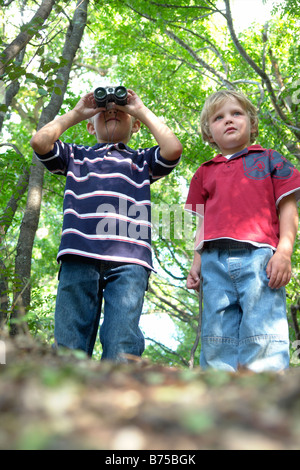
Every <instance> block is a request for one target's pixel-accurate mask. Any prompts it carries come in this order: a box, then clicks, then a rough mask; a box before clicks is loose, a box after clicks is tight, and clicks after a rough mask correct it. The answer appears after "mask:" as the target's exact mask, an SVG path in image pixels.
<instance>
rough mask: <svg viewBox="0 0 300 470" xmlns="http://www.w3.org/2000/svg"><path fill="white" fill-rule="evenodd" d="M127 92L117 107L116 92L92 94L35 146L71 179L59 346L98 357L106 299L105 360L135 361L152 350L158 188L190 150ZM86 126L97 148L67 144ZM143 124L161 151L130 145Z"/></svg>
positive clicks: (59, 305)
mask: <svg viewBox="0 0 300 470" xmlns="http://www.w3.org/2000/svg"><path fill="white" fill-rule="evenodd" d="M122 88H124V87H122ZM95 91H96V90H95ZM102 91H103V90H102ZM105 91H106V92H107V93H106V95H107V96H108V97H109V98H106V97H105ZM121 91H123V92H124V90H121ZM125 92H126V104H125V102H124V103H123V104H118V103H120V102H118V100H117V99H116V97H118V92H117V90H116V89H114V88H113V90H112V92H111V91H109V90H104V92H103V93H102V95H104V96H102V101H101V100H100V103H99V100H97V102H96V99H95V98H97V94H96V93H95V94H94V92H91V93H88V94H86V95H85V96H83V97H82V98H81V99H80V100H79V102H78V103H77V104H76V106H75V107H74V109H72V110H70V111H68V112H67V113H66V114H64V115H62V116H59V117H57V118H56V119H55V120H53V121H51V122H49V123H48V124H46V125H45V126H44V127H43V128H41V129H40V130H39V131H38V132H37V133H36V134H35V135H34V136H33V138H32V139H31V146H32V148H33V149H34V151H35V154H36V156H37V158H38V159H39V161H41V162H42V163H43V164H44V165H45V166H46V168H47V169H48V170H49V171H50V172H52V173H54V174H57V175H62V176H64V177H66V186H65V194H64V205H63V215H64V217H63V229H62V237H61V244H60V247H59V252H58V255H57V259H58V261H59V262H60V272H59V284H58V292H57V300H56V310H55V331H54V334H55V342H56V345H57V346H64V347H66V348H69V349H79V350H83V351H85V352H86V353H87V354H88V355H92V352H93V349H94V344H95V341H96V337H97V333H98V329H99V322H100V314H101V305H102V300H104V311H103V323H102V324H101V327H100V341H101V344H102V348H103V352H102V359H107V360H113V361H125V362H126V361H127V360H128V358H129V357H131V356H132V355H133V356H141V355H142V353H143V351H144V336H143V334H142V332H141V330H140V328H139V320H140V315H141V313H142V307H143V301H144V295H145V291H146V290H147V285H148V278H149V275H150V273H151V271H152V270H153V266H152V256H151V200H150V185H151V184H152V183H153V182H155V181H156V180H158V179H160V178H162V177H164V176H166V175H168V174H169V173H170V172H171V171H172V170H173V169H174V168H175V167H176V165H177V164H178V163H179V161H180V157H181V152H182V146H181V143H180V142H179V140H178V139H177V137H176V136H175V135H174V133H173V132H172V131H171V130H170V129H169V127H168V126H167V125H166V124H164V123H163V122H162V121H161V120H160V119H159V118H158V117H157V116H156V115H155V114H154V113H153V112H152V111H151V110H150V109H148V108H147V107H146V106H145V105H144V103H143V102H142V100H141V99H140V98H139V97H138V95H137V94H136V93H135V92H134V91H133V90H130V89H128V90H126V89H125ZM95 95H96V96H95ZM98 98H99V96H98ZM99 104H100V107H99ZM83 120H88V124H87V130H88V132H89V133H90V134H92V135H94V136H95V138H96V141H97V143H96V144H95V145H94V146H92V147H91V146H84V145H77V144H70V143H64V142H61V141H60V140H59V139H60V137H61V135H62V134H63V133H64V132H65V131H66V130H67V129H69V128H70V127H71V126H74V125H76V124H78V123H79V122H81V121H83ZM141 123H143V124H144V125H146V126H147V127H148V129H149V130H150V132H151V133H152V135H153V137H154V138H155V140H156V142H157V145H155V146H154V147H151V148H143V149H137V150H133V149H132V148H130V147H129V146H128V143H129V141H130V139H131V136H132V135H133V134H134V133H136V132H138V131H139V129H140V126H141Z"/></svg>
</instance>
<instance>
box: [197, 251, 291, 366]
mask: <svg viewBox="0 0 300 470" xmlns="http://www.w3.org/2000/svg"><path fill="white" fill-rule="evenodd" d="M272 255H273V251H272V250H271V249H270V248H245V247H243V248H239V245H238V244H235V245H233V247H232V248H227V249H218V248H208V249H204V251H203V253H202V254H201V260H202V265H201V270H202V277H203V318H202V332H201V353H200V366H201V367H202V368H203V369H206V368H208V367H212V368H215V369H223V370H228V371H236V370H237V369H238V368H239V367H245V368H247V369H250V370H252V371H254V372H262V371H278V370H282V369H286V368H288V367H289V333H288V323H287V317H286V299H285V288H284V287H282V288H280V289H278V290H276V289H274V290H273V289H270V287H269V286H268V282H269V280H268V278H267V275H266V266H267V264H268V261H269V259H270V258H271V256H272Z"/></svg>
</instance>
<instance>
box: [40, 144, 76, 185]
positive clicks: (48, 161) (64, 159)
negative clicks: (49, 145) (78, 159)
mask: <svg viewBox="0 0 300 470" xmlns="http://www.w3.org/2000/svg"><path fill="white" fill-rule="evenodd" d="M71 152H72V150H71V147H70V146H69V145H68V144H65V143H63V142H61V141H60V140H57V141H56V142H55V143H54V147H53V149H52V150H51V151H50V152H48V153H46V154H45V155H40V154H37V153H36V152H35V155H36V157H37V159H38V160H39V161H40V162H41V163H43V165H45V167H46V168H47V169H48V170H49V171H50V172H51V173H55V174H61V175H64V176H66V174H67V168H68V165H69V159H70V154H71Z"/></svg>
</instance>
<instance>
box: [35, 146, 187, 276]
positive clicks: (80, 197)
mask: <svg viewBox="0 0 300 470" xmlns="http://www.w3.org/2000/svg"><path fill="white" fill-rule="evenodd" d="M36 156H37V158H38V159H39V160H40V161H41V162H42V163H43V164H44V165H45V166H46V168H47V169H48V170H49V171H50V172H51V173H54V174H57V175H64V176H65V177H66V185H65V193H64V203H63V228H62V237H61V243H60V247H59V251H58V255H57V259H58V260H60V259H61V258H62V257H63V256H64V255H77V256H83V257H87V258H92V259H96V260H106V261H115V262H124V263H135V264H139V265H142V266H144V267H145V268H147V269H153V266H152V250H151V201H150V184H152V183H153V182H155V181H156V180H158V179H160V178H162V177H163V176H166V175H168V174H169V173H170V172H171V171H172V170H173V168H175V166H176V165H177V164H178V163H179V161H180V159H178V160H175V161H168V160H166V159H164V158H163V157H162V156H161V155H160V149H159V147H158V146H155V147H152V148H146V149H138V150H133V149H131V148H130V147H128V146H126V145H124V144H123V143H118V144H99V143H98V144H96V145H94V146H93V147H88V146H82V145H76V144H68V143H63V142H61V141H60V140H58V141H56V142H55V144H54V148H53V150H52V151H51V152H49V153H47V154H46V155H37V154H36Z"/></svg>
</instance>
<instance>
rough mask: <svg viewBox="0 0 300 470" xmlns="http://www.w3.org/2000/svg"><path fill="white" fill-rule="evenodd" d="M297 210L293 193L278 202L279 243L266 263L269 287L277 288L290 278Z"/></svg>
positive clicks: (296, 226) (297, 218)
mask: <svg viewBox="0 0 300 470" xmlns="http://www.w3.org/2000/svg"><path fill="white" fill-rule="evenodd" d="M298 221H299V217H298V210H297V202H296V198H295V195H294V194H291V195H289V196H286V197H284V198H283V199H282V200H281V201H280V203H279V225H280V234H279V243H278V247H277V250H276V252H275V253H274V255H273V256H272V258H271V259H270V261H269V263H268V265H267V276H268V278H269V279H270V281H269V287H271V289H279V288H280V287H282V286H285V285H286V284H288V282H289V281H290V279H291V272H292V267H291V257H292V253H293V246H294V242H295V238H296V234H297V229H298Z"/></svg>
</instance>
